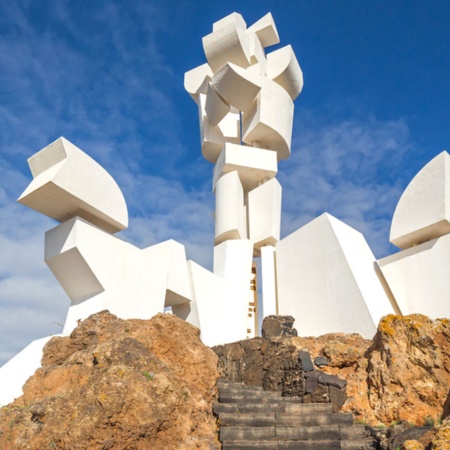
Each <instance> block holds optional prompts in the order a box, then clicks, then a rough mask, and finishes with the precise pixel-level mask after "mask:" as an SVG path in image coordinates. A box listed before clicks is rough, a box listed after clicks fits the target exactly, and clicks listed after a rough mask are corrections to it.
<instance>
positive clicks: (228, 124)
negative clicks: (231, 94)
mask: <svg viewBox="0 0 450 450" xmlns="http://www.w3.org/2000/svg"><path fill="white" fill-rule="evenodd" d="M198 113H199V121H200V143H201V148H202V155H203V157H204V158H205V159H206V160H208V161H209V162H211V163H213V164H215V163H216V161H217V158H218V157H219V155H220V152H221V151H222V148H223V146H224V144H225V142H234V143H236V144H240V143H241V134H240V116H239V114H236V113H233V112H229V113H228V114H227V115H226V116H225V117H224V118H223V119H222V121H221V122H220V123H219V125H218V126H216V127H214V126H213V125H212V124H210V122H209V120H208V116H207V114H206V95H204V94H199V96H198Z"/></svg>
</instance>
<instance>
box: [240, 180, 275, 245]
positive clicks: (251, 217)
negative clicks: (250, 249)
mask: <svg viewBox="0 0 450 450" xmlns="http://www.w3.org/2000/svg"><path fill="white" fill-rule="evenodd" d="M247 210H248V233H249V238H250V240H252V241H253V243H254V246H255V249H256V250H259V249H261V247H262V246H264V245H275V244H276V243H277V242H278V241H279V240H280V227H281V185H280V183H279V182H278V180H277V179H276V178H272V179H271V180H269V181H267V182H266V183H263V184H261V185H260V186H258V187H257V188H255V189H253V190H252V191H250V192H249V193H248V204H247Z"/></svg>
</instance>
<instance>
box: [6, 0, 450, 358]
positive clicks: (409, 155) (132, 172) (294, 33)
mask: <svg viewBox="0 0 450 450" xmlns="http://www.w3.org/2000/svg"><path fill="white" fill-rule="evenodd" d="M0 8H1V11H2V13H1V14H0V365H1V364H2V363H4V362H5V361H6V360H8V359H9V358H11V357H12V356H13V355H14V354H15V353H16V352H17V351H19V350H20V349H21V348H23V347H24V346H25V345H27V344H28V343H29V342H30V341H31V340H33V339H36V338H39V337H43V336H46V335H48V334H57V333H60V332H61V329H62V325H61V324H62V323H63V322H64V320H65V314H66V311H67V308H68V305H69V301H68V299H67V296H66V295H65V293H64V292H63V291H62V289H61V288H60V287H59V285H58V283H57V281H56V280H55V279H54V278H53V276H52V274H51V272H50V270H49V269H48V268H47V267H46V265H45V263H44V262H43V255H44V250H43V244H44V233H45V232H46V231H47V230H49V229H50V228H53V227H54V226H56V225H57V222H55V221H53V220H51V219H48V218H46V217H44V216H42V215H40V214H39V213H37V212H35V211H32V210H29V209H27V208H26V207H24V206H22V205H19V204H17V203H16V200H17V198H18V197H19V196H20V194H21V193H22V191H23V190H24V189H25V188H26V186H27V185H28V183H29V182H30V181H31V174H30V172H29V169H28V166H27V162H26V160H27V158H29V157H30V156H31V155H33V154H34V153H35V152H37V151H39V150H40V149H42V148H43V147H45V146H46V145H48V144H49V143H51V142H53V141H54V140H55V139H57V138H58V137H60V136H64V137H65V138H67V139H68V140H70V141H71V142H73V143H74V144H75V145H77V146H78V147H80V148H81V149H82V150H84V151H85V152H86V153H88V154H89V155H90V156H92V157H93V158H94V159H95V160H97V161H98V162H99V163H100V164H101V165H102V166H103V167H105V169H106V170H108V172H109V173H110V174H111V175H112V176H113V177H114V178H115V179H116V181H117V183H118V184H119V186H120V187H121V189H122V191H123V193H124V196H125V198H126V201H127V204H128V208H129V214H130V225H129V229H128V230H126V231H125V232H122V233H120V236H121V237H122V238H124V239H126V240H129V241H131V242H132V243H134V244H135V245H138V246H140V247H146V246H149V245H152V244H155V243H158V242H161V241H163V240H166V239H169V238H173V239H176V240H178V241H179V242H181V243H183V244H184V245H185V246H186V249H187V254H188V258H190V259H193V260H195V261H196V262H198V263H200V264H202V265H203V266H205V267H208V268H210V267H211V261H212V250H213V247H212V243H213V237H214V236H213V233H214V223H213V219H212V211H213V208H214V198H213V195H212V193H211V172H212V165H211V164H210V163H208V162H207V161H205V160H204V159H203V158H202V157H201V152H200V144H199V127H198V118H197V108H196V105H195V103H194V102H193V101H192V99H191V98H190V96H189V95H188V94H187V93H186V92H185V91H184V88H183V76H184V72H186V71H188V70H190V69H192V68H194V67H196V66H198V65H200V64H203V63H204V62H205V57H204V53H203V49H202V43H201V38H202V37H203V36H205V35H206V34H209V33H210V32H211V29H212V23H213V22H215V21H217V20H219V19H221V18H222V17H224V16H226V15H228V14H230V13H231V12H234V11H236V12H240V13H241V14H242V15H243V17H244V19H245V20H246V22H247V25H248V26H250V25H251V24H252V23H253V22H255V21H256V20H258V19H259V18H260V17H262V16H263V15H265V14H266V13H267V12H269V11H270V12H272V14H273V17H274V19H275V22H276V25H277V27H278V31H279V34H280V39H281V43H280V46H283V45H287V44H291V45H292V46H293V48H294V51H295V53H296V55H297V58H298V60H299V62H300V65H301V67H302V69H303V74H304V79H305V86H304V90H303V92H302V93H301V95H300V96H299V97H298V98H297V100H296V102H295V118H294V130H293V144H292V156H291V158H289V159H288V160H286V161H283V162H282V163H280V166H279V175H278V179H279V181H280V182H281V184H282V187H283V218H282V221H283V222H282V236H283V237H284V236H286V235H288V234H289V233H291V232H293V231H294V230H296V229H297V228H299V227H300V226H302V225H304V224H305V223H307V222H309V221H310V220H312V219H314V218H315V217H317V216H318V215H320V214H321V213H323V212H325V211H327V212H329V213H330V214H332V215H334V216H336V217H337V218H338V219H340V220H343V221H344V222H346V223H348V224H349V225H351V226H353V227H354V228H356V229H357V230H359V231H361V232H362V233H363V234H364V235H365V237H366V239H367V241H368V242H369V245H370V246H371V248H372V250H373V252H374V253H375V255H376V257H378V258H379V257H383V256H386V255H388V254H390V253H393V252H395V251H396V249H395V247H393V246H392V245H391V244H389V227H390V221H391V218H392V214H393V212H394V209H395V206H396V204H397V201H398V199H399V197H400V195H401V193H402V192H403V190H404V189H405V187H406V186H407V184H408V183H409V181H410V180H411V179H412V177H413V176H414V175H415V174H416V173H417V172H418V171H419V170H420V169H421V167H422V166H423V165H424V164H426V163H427V162H428V161H430V160H431V159H432V158H433V157H434V156H436V155H437V154H439V153H440V152H441V151H442V150H444V149H448V148H449V144H450V126H449V123H450V121H449V113H448V111H449V105H450V89H449V81H450V52H449V51H448V47H449V44H450V27H449V26H448V24H449V23H450V2H448V1H439V0H437V1H434V0H433V1H425V0H423V1H415V0H408V1H406V0H397V1H396V2H392V1H384V0H377V1H366V2H361V1H360V0H345V1H341V2H337V1H331V0H329V1H325V0H316V1H309V0H308V1H304V0H296V1H293V0H291V1H286V0H278V1H265V0H258V1H251V0H248V1H240V2H238V1H229V0H227V1H226V2H225V1H224V2H211V1H207V0H198V1H183V0H177V1H174V0H165V1H164V2H159V1H154V0H148V1H140V0H130V1H127V2H125V1H119V0H109V1H103V0H96V1H89V2H88V1H85V0H80V1H77V2H69V1H67V0H60V1H47V0H40V1H39V2H35V1H32V0H28V1H22V0H20V1H15V2H11V1H8V0H0ZM276 48H277V46H275V47H273V48H269V49H268V50H269V51H271V50H272V49H276Z"/></svg>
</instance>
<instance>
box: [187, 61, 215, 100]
mask: <svg viewBox="0 0 450 450" xmlns="http://www.w3.org/2000/svg"><path fill="white" fill-rule="evenodd" d="M213 75H214V74H213V72H212V70H211V67H209V66H208V64H202V65H201V66H198V67H196V68H195V69H192V70H189V71H188V72H186V73H185V74H184V88H185V89H186V91H187V92H189V94H190V96H191V97H192V98H193V99H194V100H195V101H196V102H197V101H198V96H199V94H206V92H207V90H208V86H209V82H210V81H211V78H212V76H213Z"/></svg>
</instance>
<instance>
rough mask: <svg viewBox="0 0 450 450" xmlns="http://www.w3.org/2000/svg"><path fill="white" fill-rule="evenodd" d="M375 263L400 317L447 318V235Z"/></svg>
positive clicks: (449, 314) (449, 249) (449, 296)
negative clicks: (417, 315) (418, 315)
mask: <svg viewBox="0 0 450 450" xmlns="http://www.w3.org/2000/svg"><path fill="white" fill-rule="evenodd" d="M378 263H379V266H380V269H381V271H382V273H383V275H384V277H385V279H386V282H387V283H388V285H389V288H390V290H391V292H392V294H393V296H394V298H395V301H396V302H397V305H398V307H399V309H400V311H401V314H403V315H407V314H424V315H427V316H429V317H431V318H432V319H436V318H440V317H450V234H447V235H445V236H441V237H439V238H436V239H433V240H431V241H428V242H424V243H422V244H419V245H417V246H415V247H412V248H408V249H407V250H404V251H401V252H399V253H396V254H394V255H391V256H387V257H386V258H383V259H381V260H379V261H378Z"/></svg>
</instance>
